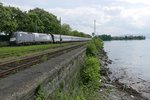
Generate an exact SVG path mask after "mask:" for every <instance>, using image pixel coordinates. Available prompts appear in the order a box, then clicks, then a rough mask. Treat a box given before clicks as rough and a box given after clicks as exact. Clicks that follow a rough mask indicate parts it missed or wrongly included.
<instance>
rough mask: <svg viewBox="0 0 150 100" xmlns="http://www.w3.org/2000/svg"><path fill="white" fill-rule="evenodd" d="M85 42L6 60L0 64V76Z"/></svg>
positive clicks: (62, 52)
mask: <svg viewBox="0 0 150 100" xmlns="http://www.w3.org/2000/svg"><path fill="white" fill-rule="evenodd" d="M84 45H85V43H83V44H78V45H71V46H65V47H61V48H55V49H54V50H50V51H47V52H44V53H41V54H38V55H35V56H32V57H26V58H22V59H20V60H14V61H8V62H5V63H1V64H0V78H4V77H7V76H9V75H11V74H14V73H16V72H18V71H22V70H24V69H26V68H29V67H31V66H33V65H35V64H38V63H41V62H44V61H46V60H49V59H51V58H53V57H56V56H59V55H62V54H64V53H66V52H69V51H71V50H73V49H76V48H79V47H81V46H84Z"/></svg>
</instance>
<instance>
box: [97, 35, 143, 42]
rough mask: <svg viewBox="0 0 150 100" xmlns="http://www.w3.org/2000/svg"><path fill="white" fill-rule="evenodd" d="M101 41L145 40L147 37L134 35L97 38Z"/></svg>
mask: <svg viewBox="0 0 150 100" xmlns="http://www.w3.org/2000/svg"><path fill="white" fill-rule="evenodd" d="M96 37H98V38H100V39H102V40H103V41H110V40H144V39H145V36H142V35H139V36H133V35H129V36H111V35H106V34H103V35H99V36H96Z"/></svg>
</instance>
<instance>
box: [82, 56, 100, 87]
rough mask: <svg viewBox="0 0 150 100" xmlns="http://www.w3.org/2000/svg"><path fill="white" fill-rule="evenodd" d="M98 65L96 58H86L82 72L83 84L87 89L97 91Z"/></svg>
mask: <svg viewBox="0 0 150 100" xmlns="http://www.w3.org/2000/svg"><path fill="white" fill-rule="evenodd" d="M99 71H100V63H99V61H98V59H97V58H96V57H87V58H86V61H85V66H84V68H83V72H82V81H83V84H84V85H86V86H87V87H89V88H93V89H97V88H98V87H99V84H100V83H99V80H100V74H99Z"/></svg>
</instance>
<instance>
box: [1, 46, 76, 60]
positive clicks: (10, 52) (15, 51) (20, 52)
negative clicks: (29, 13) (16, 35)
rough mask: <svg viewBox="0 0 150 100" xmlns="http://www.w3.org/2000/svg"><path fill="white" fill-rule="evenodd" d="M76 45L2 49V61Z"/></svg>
mask: <svg viewBox="0 0 150 100" xmlns="http://www.w3.org/2000/svg"><path fill="white" fill-rule="evenodd" d="M71 44H75V43H63V44H42V45H30V46H16V47H0V60H2V59H6V58H16V57H20V56H25V55H29V54H32V53H35V52H41V51H43V50H46V49H49V48H52V47H59V46H67V45H71Z"/></svg>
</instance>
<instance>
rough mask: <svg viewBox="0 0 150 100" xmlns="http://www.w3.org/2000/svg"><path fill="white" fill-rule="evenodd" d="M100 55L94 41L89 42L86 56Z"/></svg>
mask: <svg viewBox="0 0 150 100" xmlns="http://www.w3.org/2000/svg"><path fill="white" fill-rule="evenodd" d="M97 53H98V50H97V48H96V46H95V44H94V43H93V41H91V42H89V43H88V45H87V49H86V55H87V56H96V55H97Z"/></svg>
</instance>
